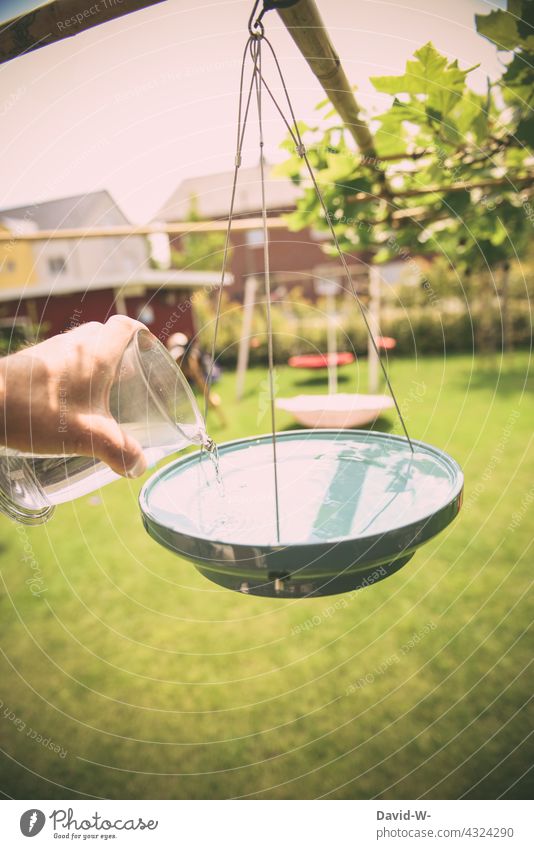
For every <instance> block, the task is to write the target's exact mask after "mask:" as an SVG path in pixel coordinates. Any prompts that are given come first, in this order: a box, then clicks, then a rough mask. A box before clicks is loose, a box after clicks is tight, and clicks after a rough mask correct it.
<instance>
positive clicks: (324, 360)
mask: <svg viewBox="0 0 534 849" xmlns="http://www.w3.org/2000/svg"><path fill="white" fill-rule="evenodd" d="M353 362H354V354H351V353H350V351H343V352H342V353H339V354H338V353H334V354H298V355H296V356H294V357H290V358H289V360H288V365H289V366H291V368H313V369H315V368H328V367H329V366H348V365H350V363H353Z"/></svg>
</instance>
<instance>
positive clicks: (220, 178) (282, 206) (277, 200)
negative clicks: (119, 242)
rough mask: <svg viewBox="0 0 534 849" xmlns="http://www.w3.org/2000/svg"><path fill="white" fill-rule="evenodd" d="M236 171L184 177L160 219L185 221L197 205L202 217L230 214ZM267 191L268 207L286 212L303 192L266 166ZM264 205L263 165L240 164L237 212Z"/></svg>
mask: <svg viewBox="0 0 534 849" xmlns="http://www.w3.org/2000/svg"><path fill="white" fill-rule="evenodd" d="M233 178H234V172H233V171H223V172H220V173H218V174H207V175H205V176H203V177H191V178H189V179H187V180H183V181H182V182H181V183H180V185H179V186H178V188H177V189H176V191H175V192H174V193H173V194H172V195H171V196H170V198H169V199H168V201H167V202H166V203H165V204H164V205H163V206H162V207H161V209H160V210H159V212H158V214H157V215H156V220H158V221H184V220H187V218H188V217H189V215H190V213H191V206H192V204H193V205H194V209H195V213H196V214H197V215H199V216H200V218H206V219H214V218H227V217H228V213H229V208H230V195H231V192H232V182H233ZM265 194H266V199H267V208H268V210H269V211H270V212H271V213H273V212H285V211H286V210H289V209H293V208H294V206H295V203H296V200H297V198H298V197H299V195H300V194H301V190H300V189H299V187H298V186H295V185H294V184H293V183H292V182H291V181H290V180H288V179H287V178H286V177H280V178H279V177H275V176H274V175H273V168H272V167H271V166H267V167H266V176H265ZM260 209H261V173H260V167H259V165H257V166H255V167H254V168H240V169H239V173H238V181H237V190H236V196H235V203H234V214H235V215H236V216H247V215H251V214H254V213H258V212H259V210H260Z"/></svg>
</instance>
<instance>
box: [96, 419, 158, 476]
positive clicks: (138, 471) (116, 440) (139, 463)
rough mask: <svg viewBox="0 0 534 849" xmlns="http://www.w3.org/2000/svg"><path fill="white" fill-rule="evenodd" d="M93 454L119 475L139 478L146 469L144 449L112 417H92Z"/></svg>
mask: <svg viewBox="0 0 534 849" xmlns="http://www.w3.org/2000/svg"><path fill="white" fill-rule="evenodd" d="M89 418H90V422H89V424H90V427H89V438H90V443H91V444H90V449H91V454H93V455H94V456H95V457H98V459H99V460H103V461H104V463H107V465H108V466H110V468H111V469H113V471H114V472H116V473H117V474H118V475H124V476H125V477H127V478H137V477H139V475H142V474H143V472H144V471H145V469H146V466H147V464H146V458H145V455H144V454H143V449H142V448H141V446H140V445H139V443H138V442H137V440H136V439H134V438H133V437H132V436H129V434H127V433H126V432H125V431H124V430H122V428H121V427H120V426H119V425H118V424H117V422H116V421H115V419H113V418H111V417H110V416H94V415H93V416H90V417H89Z"/></svg>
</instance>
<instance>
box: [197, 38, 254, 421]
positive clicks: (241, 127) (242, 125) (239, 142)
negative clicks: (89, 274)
mask: <svg viewBox="0 0 534 849" xmlns="http://www.w3.org/2000/svg"><path fill="white" fill-rule="evenodd" d="M252 40H253V39H252V37H250V38H249V39H248V41H247V43H246V45H245V49H244V51H243V58H242V61H241V74H240V79H239V105H238V109H237V139H236V152H235V162H234V176H233V180H232V194H231V199H230V211H229V214H228V226H227V228H226V236H225V240H224V250H223V262H222V271H221V280H220V283H219V288H218V292H217V307H216V311H215V325H214V329H213V340H212V343H211V358H210V364H209V369H208V374H207V377H206V384H205V387H204V421H206V419H207V417H208V407H209V394H210V388H211V383H212V380H213V369H214V368H215V349H216V345H217V335H218V332H219V323H220V318H221V307H222V295H223V289H224V283H225V279H226V272H227V268H228V253H229V249H230V235H231V231H232V222H233V218H234V206H235V196H236V191H237V177H238V172H239V168H240V166H241V152H242V149H243V141H244V138H245V130H246V127H247V118H248V113H249V107H250V101H251V97H252V89H253V86H254V76H255V71H253V73H252V75H251V78H250V85H249V89H248V95H247V102H246V107H245V113H244V115H243V90H244V79H245V65H246V60H247V54H248V52H249V48H250V46H251V41H252Z"/></svg>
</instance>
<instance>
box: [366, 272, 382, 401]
mask: <svg viewBox="0 0 534 849" xmlns="http://www.w3.org/2000/svg"><path fill="white" fill-rule="evenodd" d="M368 319H369V326H370V328H371V333H372V334H373V337H374V339H375V342H376V339H377V337H378V335H379V332H380V272H379V270H378V268H377V267H376V266H375V265H371V267H370V268H369V312H368ZM367 360H368V369H369V372H368V388H369V392H370V393H371V394H372V395H375V394H376V393H377V392H378V375H379V371H380V361H379V356H378V354H377V353H376V351H375V348H374V345H373V343H372V341H371V339H370V338H369V340H368V342H367Z"/></svg>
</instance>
